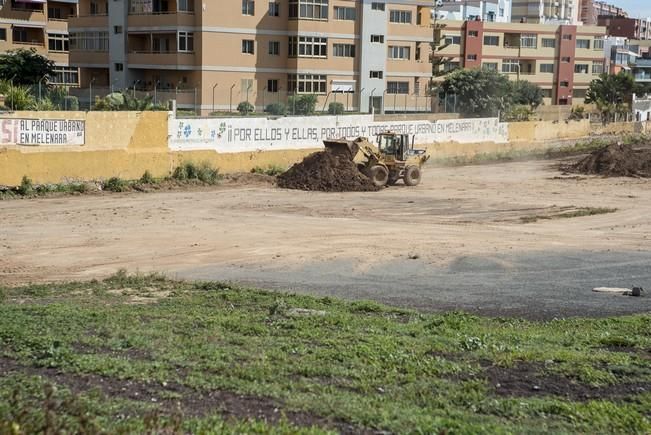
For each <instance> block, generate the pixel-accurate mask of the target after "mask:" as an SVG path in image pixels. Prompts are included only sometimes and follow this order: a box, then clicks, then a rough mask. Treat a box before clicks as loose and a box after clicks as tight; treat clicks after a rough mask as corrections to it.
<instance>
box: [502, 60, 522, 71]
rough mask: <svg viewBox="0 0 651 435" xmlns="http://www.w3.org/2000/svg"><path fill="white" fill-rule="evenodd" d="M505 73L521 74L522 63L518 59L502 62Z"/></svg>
mask: <svg viewBox="0 0 651 435" xmlns="http://www.w3.org/2000/svg"><path fill="white" fill-rule="evenodd" d="M502 72H503V73H519V72H520V61H519V60H518V59H504V60H503V61H502Z"/></svg>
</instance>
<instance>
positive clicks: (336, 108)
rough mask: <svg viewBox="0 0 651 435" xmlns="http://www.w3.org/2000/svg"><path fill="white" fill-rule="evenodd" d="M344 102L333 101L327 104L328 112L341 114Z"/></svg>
mask: <svg viewBox="0 0 651 435" xmlns="http://www.w3.org/2000/svg"><path fill="white" fill-rule="evenodd" d="M344 110H345V109H344V103H335V102H334V101H333V102H332V103H330V104H329V105H328V113H329V114H330V115H343V113H344Z"/></svg>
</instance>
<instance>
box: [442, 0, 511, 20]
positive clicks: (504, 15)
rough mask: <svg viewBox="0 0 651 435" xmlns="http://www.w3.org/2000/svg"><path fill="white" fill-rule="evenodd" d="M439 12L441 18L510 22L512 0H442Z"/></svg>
mask: <svg viewBox="0 0 651 435" xmlns="http://www.w3.org/2000/svg"><path fill="white" fill-rule="evenodd" d="M437 12H438V17H437V18H438V19H440V20H454V21H466V20H470V21H473V20H477V19H479V20H481V21H488V22H497V23H509V22H511V0H441V1H439V3H438V8H437Z"/></svg>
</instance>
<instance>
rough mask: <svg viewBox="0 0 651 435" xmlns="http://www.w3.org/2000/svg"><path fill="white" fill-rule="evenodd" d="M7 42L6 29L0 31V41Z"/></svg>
mask: <svg viewBox="0 0 651 435" xmlns="http://www.w3.org/2000/svg"><path fill="white" fill-rule="evenodd" d="M6 40H7V29H0V41H6Z"/></svg>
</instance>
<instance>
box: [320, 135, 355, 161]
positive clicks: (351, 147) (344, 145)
mask: <svg viewBox="0 0 651 435" xmlns="http://www.w3.org/2000/svg"><path fill="white" fill-rule="evenodd" d="M323 145H325V147H326V149H327V150H328V151H330V152H331V153H335V154H337V155H343V156H346V158H348V159H350V160H353V159H354V158H355V156H356V155H357V152H358V151H359V145H357V143H356V142H353V141H350V140H346V139H334V140H324V141H323Z"/></svg>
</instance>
